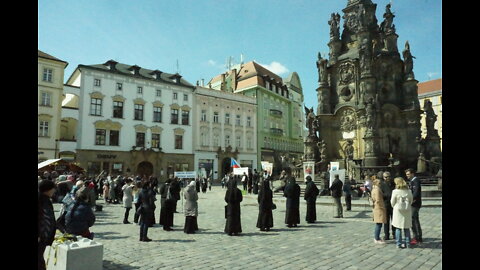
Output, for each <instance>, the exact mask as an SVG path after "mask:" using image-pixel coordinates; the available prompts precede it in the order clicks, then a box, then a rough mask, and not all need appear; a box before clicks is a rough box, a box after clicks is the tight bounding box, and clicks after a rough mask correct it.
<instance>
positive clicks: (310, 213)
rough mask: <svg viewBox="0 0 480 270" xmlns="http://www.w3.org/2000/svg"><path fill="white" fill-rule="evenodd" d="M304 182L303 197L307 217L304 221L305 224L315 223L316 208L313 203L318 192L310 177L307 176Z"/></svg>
mask: <svg viewBox="0 0 480 270" xmlns="http://www.w3.org/2000/svg"><path fill="white" fill-rule="evenodd" d="M305 180H307V185H306V187H305V194H304V196H303V197H304V199H305V200H306V201H307V216H306V217H305V220H306V221H307V223H315V221H316V220H317V208H316V206H315V203H316V201H317V196H318V194H319V193H320V190H318V188H317V185H315V183H314V182H313V181H312V177H310V175H309V176H307V178H306V179H305Z"/></svg>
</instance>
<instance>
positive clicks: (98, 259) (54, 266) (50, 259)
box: [43, 236, 103, 270]
mask: <svg viewBox="0 0 480 270" xmlns="http://www.w3.org/2000/svg"><path fill="white" fill-rule="evenodd" d="M55 246H56V247H55ZM55 250H56V254H55ZM43 256H44V258H45V262H46V263H47V270H102V269H103V244H101V243H98V242H96V241H95V240H90V239H88V238H83V237H80V236H79V237H78V241H76V242H71V241H66V242H64V243H61V244H58V245H55V242H54V244H53V247H51V246H48V247H47V248H46V249H45V253H44V254H43ZM55 257H56V263H55Z"/></svg>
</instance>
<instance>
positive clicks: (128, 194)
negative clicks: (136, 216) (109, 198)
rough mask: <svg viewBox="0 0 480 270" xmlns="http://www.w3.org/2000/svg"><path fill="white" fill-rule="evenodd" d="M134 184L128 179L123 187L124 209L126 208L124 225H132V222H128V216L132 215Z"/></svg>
mask: <svg viewBox="0 0 480 270" xmlns="http://www.w3.org/2000/svg"><path fill="white" fill-rule="evenodd" d="M132 182H133V181H132V179H131V178H127V180H125V185H123V187H122V191H123V198H122V201H123V207H125V215H124V217H123V224H130V222H128V215H129V213H130V209H132V202H133V190H132V188H133V186H132Z"/></svg>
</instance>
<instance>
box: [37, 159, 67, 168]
mask: <svg viewBox="0 0 480 270" xmlns="http://www.w3.org/2000/svg"><path fill="white" fill-rule="evenodd" d="M59 160H62V159H61V158H57V159H49V160H45V161H43V162H40V163H38V170H40V169H41V168H43V167H45V166H48V165H50V164H52V163H55V162H57V161H59Z"/></svg>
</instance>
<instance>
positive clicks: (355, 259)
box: [54, 186, 442, 270]
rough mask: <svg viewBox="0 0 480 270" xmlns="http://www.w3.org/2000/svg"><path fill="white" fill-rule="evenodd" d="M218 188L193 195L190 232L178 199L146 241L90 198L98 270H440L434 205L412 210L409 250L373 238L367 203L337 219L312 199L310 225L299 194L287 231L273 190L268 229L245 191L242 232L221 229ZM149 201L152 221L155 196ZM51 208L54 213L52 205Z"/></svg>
mask: <svg viewBox="0 0 480 270" xmlns="http://www.w3.org/2000/svg"><path fill="white" fill-rule="evenodd" d="M225 191H226V190H225V189H222V188H221V187H219V186H214V187H213V188H212V191H207V193H205V194H204V193H199V200H198V204H199V217H198V225H199V228H200V230H199V232H198V233H197V234H185V233H184V232H183V225H184V222H185V217H184V215H183V214H182V213H181V211H182V210H181V209H182V207H181V205H182V201H179V202H178V211H179V212H180V213H178V214H175V217H174V224H175V226H174V227H173V229H174V231H171V232H167V231H164V230H163V229H162V227H160V226H159V225H158V224H157V225H155V226H154V227H153V228H150V229H149V231H148V236H149V237H150V238H151V239H153V241H152V242H140V241H138V238H139V226H138V225H136V224H134V223H133V213H132V212H133V211H131V215H130V218H129V221H130V222H132V224H123V223H122V220H123V214H124V211H125V209H124V208H123V207H122V205H121V204H104V203H103V200H98V203H99V204H103V205H104V208H103V211H102V212H95V213H96V216H97V221H96V223H95V225H94V226H93V227H92V228H91V231H92V232H95V240H96V241H98V242H100V243H102V244H103V245H104V255H103V262H104V263H103V266H104V267H103V269H105V270H131V269H139V270H140V269H142V270H147V269H148V270H153V269H229V270H235V269H420V270H425V269H442V208H441V205H440V207H432V208H429V207H427V208H422V209H421V210H420V221H421V224H422V230H423V238H424V243H423V244H422V245H421V246H416V247H415V248H413V249H397V248H396V247H395V243H394V241H387V244H386V245H378V244H374V243H373V231H374V223H373V221H372V212H371V208H369V207H368V205H366V206H357V205H356V204H354V205H353V207H352V211H351V212H346V211H345V209H344V218H343V219H336V218H333V213H334V208H333V206H330V205H324V204H317V223H315V224H307V223H306V222H305V211H306V205H305V202H304V200H303V198H302V200H301V201H302V202H301V205H300V215H301V223H300V224H299V226H298V227H297V228H287V227H286V225H285V224H284V219H285V199H284V198H282V197H281V196H279V195H275V196H274V202H275V203H276V205H277V209H276V210H274V212H273V215H274V227H273V228H272V230H271V231H270V232H261V231H259V229H258V228H256V227H255V225H256V220H257V216H258V205H257V201H256V195H253V194H251V195H250V194H248V195H245V196H244V200H243V202H242V203H241V207H242V208H241V218H242V229H243V233H242V234H240V235H239V236H228V235H227V234H225V233H224V232H223V230H224V226H225V218H224V205H225V202H224V199H223V198H224V196H225ZM157 199H158V200H157V209H156V211H155V217H156V221H157V222H158V218H159V213H160V206H159V204H160V197H159V196H157ZM361 200H364V199H361ZM342 201H343V199H342ZM357 204H358V201H357ZM54 207H55V210H56V214H58V210H59V208H60V205H59V204H54ZM381 235H382V236H383V231H382V234H381Z"/></svg>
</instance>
